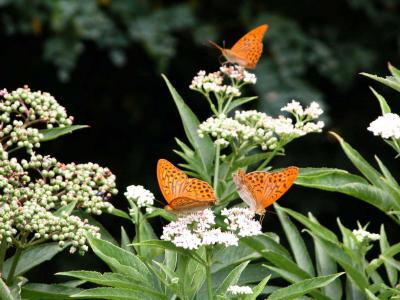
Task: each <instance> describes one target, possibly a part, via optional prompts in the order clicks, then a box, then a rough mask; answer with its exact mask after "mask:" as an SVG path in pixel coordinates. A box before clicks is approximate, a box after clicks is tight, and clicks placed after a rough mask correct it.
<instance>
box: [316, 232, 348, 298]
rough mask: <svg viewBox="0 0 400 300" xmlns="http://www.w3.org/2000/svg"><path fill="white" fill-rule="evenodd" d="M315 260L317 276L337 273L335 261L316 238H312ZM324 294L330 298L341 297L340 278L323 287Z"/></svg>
mask: <svg viewBox="0 0 400 300" xmlns="http://www.w3.org/2000/svg"><path fill="white" fill-rule="evenodd" d="M314 248H315V260H316V264H317V272H318V275H319V276H324V275H331V274H334V273H337V264H336V262H335V261H334V260H333V259H332V258H331V257H330V256H329V255H328V254H327V253H326V251H325V249H324V247H323V246H322V244H321V242H320V241H319V240H318V239H314ZM323 291H324V294H325V295H327V296H328V297H330V298H331V299H335V300H340V299H342V293H343V290H342V283H341V282H340V279H335V280H334V281H332V282H331V283H330V284H328V285H326V286H324V287H323Z"/></svg>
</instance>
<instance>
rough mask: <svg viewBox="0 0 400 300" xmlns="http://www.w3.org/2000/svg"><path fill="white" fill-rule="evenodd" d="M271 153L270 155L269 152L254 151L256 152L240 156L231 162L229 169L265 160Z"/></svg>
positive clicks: (232, 169)
mask: <svg viewBox="0 0 400 300" xmlns="http://www.w3.org/2000/svg"><path fill="white" fill-rule="evenodd" d="M271 155H272V153H271V152H261V153H256V154H252V155H249V156H245V157H242V158H240V159H238V160H236V161H235V162H234V163H233V165H232V167H231V171H234V170H237V169H239V168H244V167H247V166H250V165H252V164H255V163H258V162H260V161H262V160H266V159H267V158H269V157H270V156H271Z"/></svg>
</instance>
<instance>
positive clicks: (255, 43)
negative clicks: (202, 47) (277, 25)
mask: <svg viewBox="0 0 400 300" xmlns="http://www.w3.org/2000/svg"><path fill="white" fill-rule="evenodd" d="M267 30H268V25H267V24H263V25H260V26H258V27H256V28H254V29H253V30H251V31H250V32H248V33H246V34H245V35H244V36H243V37H242V38H240V39H239V40H238V41H237V42H236V43H235V44H234V45H233V47H232V48H231V49H227V48H222V47H221V46H219V45H217V44H216V43H214V42H212V41H209V42H210V43H211V45H213V46H214V47H216V48H217V49H219V50H220V51H221V53H222V55H224V56H225V58H226V59H227V61H229V62H231V63H235V64H238V65H240V66H242V67H244V68H247V69H254V68H255V67H256V65H257V62H258V60H259V59H260V57H261V54H262V50H263V43H262V40H263V38H264V35H265V32H266V31H267Z"/></svg>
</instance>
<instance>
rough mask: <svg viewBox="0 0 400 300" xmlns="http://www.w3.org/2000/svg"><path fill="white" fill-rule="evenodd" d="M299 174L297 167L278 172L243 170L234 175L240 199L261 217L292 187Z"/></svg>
mask: <svg viewBox="0 0 400 300" xmlns="http://www.w3.org/2000/svg"><path fill="white" fill-rule="evenodd" d="M297 174H298V168H297V167H288V168H286V169H283V170H282V171H277V172H271V173H269V172H251V173H248V174H245V173H244V171H243V170H242V169H239V170H238V172H237V173H235V174H233V181H234V183H235V185H236V188H237V192H238V194H239V196H240V198H242V199H243V201H244V202H245V203H246V204H247V205H248V206H249V208H250V209H251V210H252V211H254V212H256V213H257V214H259V215H263V214H264V213H265V209H266V208H267V207H268V206H270V205H271V204H272V203H274V202H275V201H276V200H278V199H279V198H280V197H281V196H282V195H283V194H284V193H286V192H287V190H288V189H289V188H290V187H291V186H292V184H293V182H294V181H295V180H296V177H297Z"/></svg>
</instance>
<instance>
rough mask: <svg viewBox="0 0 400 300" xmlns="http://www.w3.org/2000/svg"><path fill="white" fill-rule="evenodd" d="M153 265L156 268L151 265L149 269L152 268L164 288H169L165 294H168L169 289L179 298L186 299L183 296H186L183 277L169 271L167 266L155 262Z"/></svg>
mask: <svg viewBox="0 0 400 300" xmlns="http://www.w3.org/2000/svg"><path fill="white" fill-rule="evenodd" d="M153 264H154V265H155V266H154V265H149V268H151V270H152V271H153V273H154V274H155V275H156V276H157V277H158V279H159V280H160V281H161V282H162V283H163V285H164V288H167V289H166V290H165V293H167V292H168V289H169V290H170V291H171V292H172V293H173V294H176V295H177V296H178V297H180V298H183V299H184V297H182V295H184V292H183V289H184V288H183V287H184V284H183V283H182V281H183V280H184V279H183V278H182V277H179V276H178V275H177V274H176V273H175V272H174V271H173V270H171V269H169V268H168V267H167V266H165V265H163V264H161V263H158V262H156V261H153ZM156 266H157V267H156Z"/></svg>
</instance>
